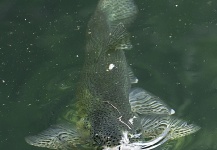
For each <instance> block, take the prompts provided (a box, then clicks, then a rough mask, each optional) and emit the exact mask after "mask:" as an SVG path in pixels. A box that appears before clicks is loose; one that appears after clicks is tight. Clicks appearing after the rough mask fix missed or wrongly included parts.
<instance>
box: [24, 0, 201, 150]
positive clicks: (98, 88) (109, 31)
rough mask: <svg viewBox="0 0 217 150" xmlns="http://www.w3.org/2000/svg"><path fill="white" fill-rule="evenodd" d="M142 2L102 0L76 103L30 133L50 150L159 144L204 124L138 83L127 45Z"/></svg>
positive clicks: (90, 34) (36, 143)
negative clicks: (185, 117)
mask: <svg viewBox="0 0 217 150" xmlns="http://www.w3.org/2000/svg"><path fill="white" fill-rule="evenodd" d="M136 14H137V7H136V5H135V4H134V1H133V0H121V1H117V0H100V1H99V3H98V5H97V8H96V11H95V13H94V14H93V16H92V17H91V19H90V21H89V23H88V29H87V44H86V56H85V63H84V67H83V71H82V73H81V77H80V82H79V84H78V88H77V93H76V100H77V103H76V104H75V105H73V104H72V105H70V107H69V108H68V110H67V111H66V114H65V115H64V118H65V120H66V122H67V123H65V122H64V123H61V124H58V125H54V126H52V127H51V128H49V129H47V130H45V131H44V132H42V133H40V134H38V135H35V136H29V137H26V142H27V143H29V144H30V145H34V146H39V147H46V148H50V149H61V150H67V149H76V148H78V149H82V148H86V149H88V148H89V149H93V148H94V147H96V148H101V149H123V150H127V149H147V150H148V149H154V148H156V147H158V146H159V145H162V144H163V143H165V142H166V141H168V140H170V139H176V138H179V137H182V136H185V135H187V134H191V133H194V132H196V131H197V130H198V129H199V127H197V126H195V125H193V124H191V125H187V123H186V122H185V121H182V120H179V119H177V118H174V117H171V115H172V114H174V113H175V111H174V110H173V109H170V108H169V107H168V106H167V105H166V104H165V103H164V102H163V101H161V100H160V99H159V98H158V97H155V96H154V95H152V94H150V93H149V92H147V91H145V90H143V89H140V88H135V89H131V84H132V83H136V82H137V79H136V78H135V77H134V75H133V73H132V71H131V69H130V67H129V66H128V64H127V61H126V57H125V54H124V50H128V49H131V48H132V45H131V43H130V36H129V33H128V31H127V30H128V28H129V27H130V25H131V23H132V22H133V21H134V19H135V16H136Z"/></svg>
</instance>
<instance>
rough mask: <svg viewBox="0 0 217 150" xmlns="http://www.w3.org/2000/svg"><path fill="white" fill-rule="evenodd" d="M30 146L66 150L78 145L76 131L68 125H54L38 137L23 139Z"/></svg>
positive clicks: (78, 140) (78, 139)
mask: <svg viewBox="0 0 217 150" xmlns="http://www.w3.org/2000/svg"><path fill="white" fill-rule="evenodd" d="M25 140H26V142H27V143H28V144H30V145H33V146H37V147H45V148H49V149H62V150H67V149H70V148H73V147H76V145H77V144H79V143H80V137H79V134H78V133H77V131H76V130H75V129H74V128H72V127H71V126H69V125H63V124H60V125H54V126H51V127H50V128H48V129H47V130H45V131H43V132H42V133H39V134H38V135H34V136H28V137H26V138H25Z"/></svg>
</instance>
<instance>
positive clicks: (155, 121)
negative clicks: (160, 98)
mask: <svg viewBox="0 0 217 150" xmlns="http://www.w3.org/2000/svg"><path fill="white" fill-rule="evenodd" d="M141 125H142V128H143V135H144V137H146V138H156V137H157V136H158V135H159V134H161V133H163V132H164V131H165V130H166V129H168V128H169V129H170V132H169V134H168V136H167V139H168V140H169V139H171V140H173V139H177V138H180V137H184V136H186V135H189V134H192V133H195V132H197V131H198V130H199V129H200V127H199V126H197V125H194V124H187V122H186V121H183V120H181V119H178V118H176V117H172V116H166V115H146V116H145V117H144V118H142V119H141Z"/></svg>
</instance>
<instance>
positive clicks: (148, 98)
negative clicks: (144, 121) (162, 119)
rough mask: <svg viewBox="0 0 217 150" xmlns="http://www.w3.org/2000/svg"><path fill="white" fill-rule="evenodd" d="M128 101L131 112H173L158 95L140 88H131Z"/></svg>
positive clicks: (168, 113)
mask: <svg viewBox="0 0 217 150" xmlns="http://www.w3.org/2000/svg"><path fill="white" fill-rule="evenodd" d="M129 101H130V105H131V110H132V112H136V113H138V114H167V115H172V114H174V113H175V111H174V110H173V109H171V108H170V107H169V106H167V105H166V104H165V103H164V102H163V101H162V100H161V99H160V98H159V97H157V96H154V95H153V94H151V93H149V92H147V91H145V90H144V89H141V88H135V89H132V90H131V92H130V94H129Z"/></svg>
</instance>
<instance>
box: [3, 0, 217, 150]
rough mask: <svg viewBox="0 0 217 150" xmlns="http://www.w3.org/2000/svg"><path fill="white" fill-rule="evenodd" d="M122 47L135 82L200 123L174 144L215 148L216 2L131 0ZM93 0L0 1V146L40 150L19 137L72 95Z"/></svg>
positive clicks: (48, 120) (46, 121)
mask: <svg viewBox="0 0 217 150" xmlns="http://www.w3.org/2000/svg"><path fill="white" fill-rule="evenodd" d="M135 2H136V4H137V5H138V7H139V14H138V17H137V20H136V21H135V23H134V25H133V27H132V29H131V31H130V32H131V33H132V36H133V37H132V41H133V45H134V48H133V50H131V51H127V52H126V56H127V59H128V62H129V63H130V64H131V66H132V68H133V71H134V72H135V75H136V76H137V77H138V79H139V83H138V84H137V85H136V86H139V87H142V88H144V89H146V90H148V91H150V92H152V93H154V94H155V95H157V96H159V97H161V98H162V99H163V100H164V101H165V102H166V103H167V104H168V105H170V106H171V107H172V108H174V109H175V110H176V115H177V116H178V117H180V118H182V119H185V120H187V121H189V122H193V123H196V124H198V125H199V126H201V127H202V129H201V130H200V131H199V132H197V133H196V134H194V135H190V136H187V137H186V138H183V139H180V140H179V141H178V144H176V147H175V148H174V149H180V150H181V149H182V150H186V149H187V150H215V149H217V144H216V138H217V117H216V114H217V49H216V47H217V17H216V16H217V2H216V1H214V0H213V1H203V0H191V1H190V0H174V1H172V0H165V1H160V0H158V1H157V0H152V1H150V0H135ZM96 4H97V1H96V0H92V1H90V0H72V1H69V0H65V1H64V0H31V1H27V0H19V1H18V0H17V1H16V0H1V1H0V149H1V150H37V149H38V150H40V149H41V148H35V147H32V146H29V145H28V144H26V143H25V141H24V137H25V136H26V135H29V134H35V133H38V132H39V131H41V130H44V129H46V128H47V127H48V126H49V125H51V124H53V123H54V122H55V120H56V118H57V116H58V114H59V113H60V112H61V111H62V110H64V108H65V107H67V104H68V102H69V101H71V100H73V97H74V90H75V86H76V85H75V83H76V81H77V79H78V77H79V70H80V69H81V67H82V63H83V60H84V57H83V56H84V49H85V31H86V24H87V22H88V20H89V17H90V15H91V13H92V12H93V11H94V9H95V7H96Z"/></svg>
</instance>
